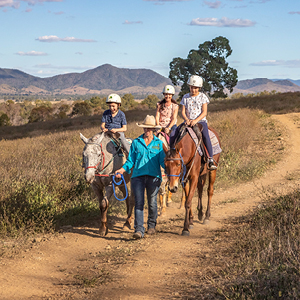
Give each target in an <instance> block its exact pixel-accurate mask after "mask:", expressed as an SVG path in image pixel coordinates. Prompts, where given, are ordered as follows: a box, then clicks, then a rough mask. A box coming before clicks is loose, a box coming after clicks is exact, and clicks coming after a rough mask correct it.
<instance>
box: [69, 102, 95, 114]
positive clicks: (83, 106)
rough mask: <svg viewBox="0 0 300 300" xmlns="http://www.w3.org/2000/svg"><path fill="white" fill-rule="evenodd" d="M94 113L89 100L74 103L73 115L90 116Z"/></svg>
mask: <svg viewBox="0 0 300 300" xmlns="http://www.w3.org/2000/svg"><path fill="white" fill-rule="evenodd" d="M91 114H92V108H91V106H90V105H89V103H88V102H85V101H78V102H76V103H75V104H74V106H73V110H72V115H73V116H74V115H77V116H78V115H79V116H90V115H91Z"/></svg>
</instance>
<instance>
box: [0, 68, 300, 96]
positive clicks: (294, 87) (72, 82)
mask: <svg viewBox="0 0 300 300" xmlns="http://www.w3.org/2000/svg"><path fill="white" fill-rule="evenodd" d="M166 84H171V81H170V79H168V78H166V77H164V76H162V75H160V74H158V73H156V72H154V71H152V70H150V69H125V68H117V67H114V66H112V65H109V64H105V65H102V66H99V67H97V68H94V69H91V70H87V71H85V72H83V73H68V74H63V75H57V76H53V77H48V78H40V77H36V76H32V75H29V74H26V73H24V72H22V71H20V70H15V69H1V68H0V94H2V95H62V94H66V95H86V94H101V95H107V94H109V93H112V92H117V93H118V94H125V93H131V94H144V95H145V94H161V92H162V89H163V87H164V85H166ZM176 90H177V91H179V89H177V88H176ZM273 90H275V91H277V92H296V91H300V80H291V79H273V80H271V79H267V78H256V79H247V80H241V81H239V82H238V83H237V85H236V86H235V87H234V89H233V93H243V94H248V93H258V92H262V91H273Z"/></svg>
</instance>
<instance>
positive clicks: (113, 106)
mask: <svg viewBox="0 0 300 300" xmlns="http://www.w3.org/2000/svg"><path fill="white" fill-rule="evenodd" d="M106 103H107V104H108V106H109V109H108V110H106V111H104V113H103V116H102V124H101V129H102V131H103V132H107V131H110V132H112V133H116V132H118V133H119V134H120V140H121V143H122V145H123V148H124V149H125V151H126V152H127V155H128V153H129V149H130V144H129V142H128V141H127V140H126V138H125V134H124V132H125V131H126V130H127V121H126V117H125V114H124V113H123V112H122V111H121V110H120V109H119V108H120V106H121V97H120V96H119V95H117V94H110V95H108V97H107V99H106Z"/></svg>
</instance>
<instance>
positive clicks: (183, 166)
mask: <svg viewBox="0 0 300 300" xmlns="http://www.w3.org/2000/svg"><path fill="white" fill-rule="evenodd" d="M178 153H179V156H180V158H166V160H167V161H172V160H180V163H181V169H182V172H181V170H180V173H179V174H177V175H176V174H167V176H168V177H180V176H181V173H182V177H181V182H180V183H181V184H182V187H183V188H184V183H185V180H184V177H185V174H186V165H185V163H184V161H183V158H182V155H181V153H180V152H178Z"/></svg>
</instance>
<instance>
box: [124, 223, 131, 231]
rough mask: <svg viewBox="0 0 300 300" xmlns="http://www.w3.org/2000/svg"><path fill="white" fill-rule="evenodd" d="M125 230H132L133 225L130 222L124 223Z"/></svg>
mask: <svg viewBox="0 0 300 300" xmlns="http://www.w3.org/2000/svg"><path fill="white" fill-rule="evenodd" d="M123 230H125V231H129V230H131V225H130V224H129V222H126V223H124V225H123Z"/></svg>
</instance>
